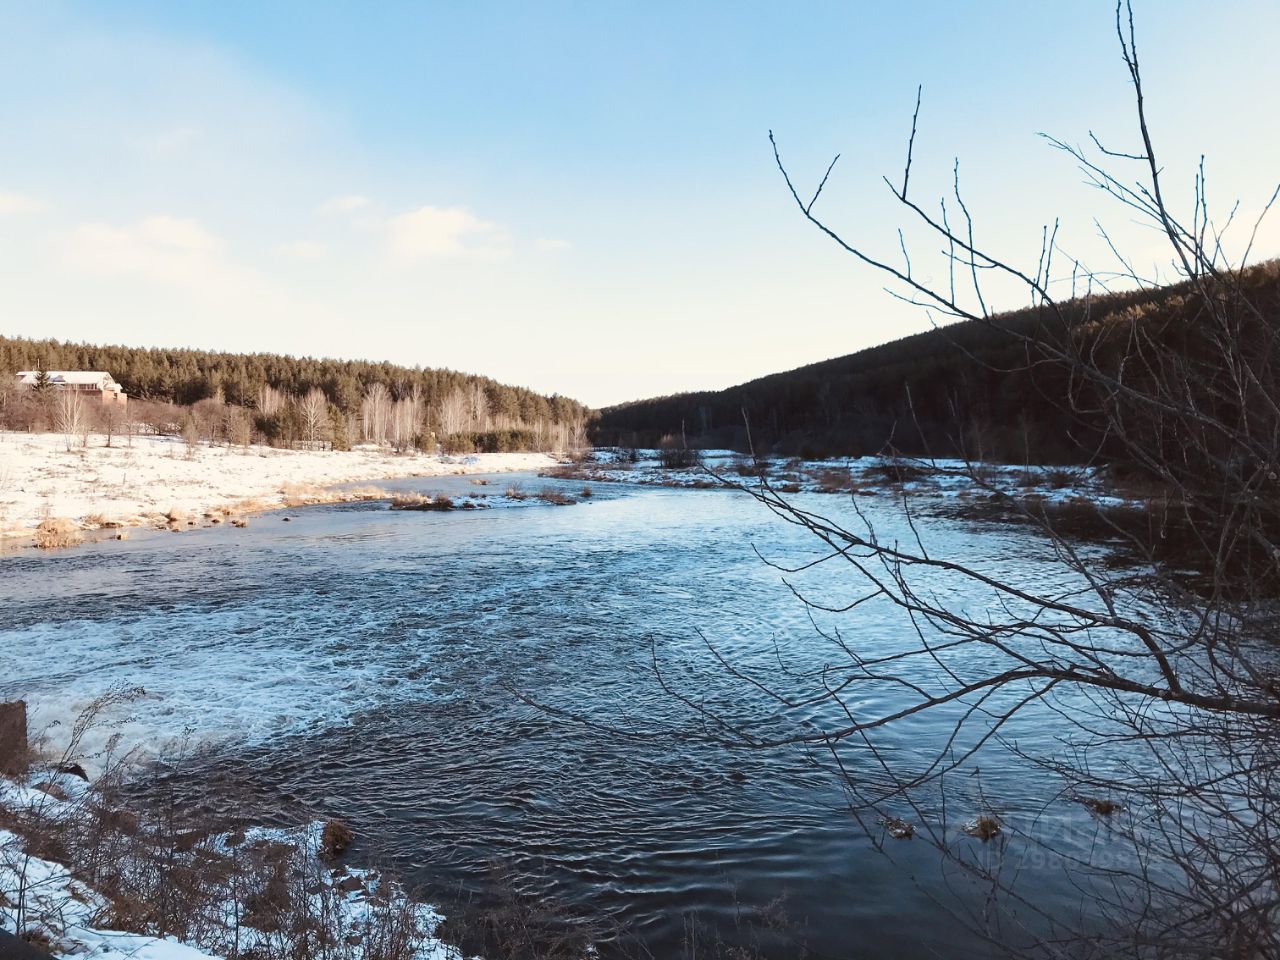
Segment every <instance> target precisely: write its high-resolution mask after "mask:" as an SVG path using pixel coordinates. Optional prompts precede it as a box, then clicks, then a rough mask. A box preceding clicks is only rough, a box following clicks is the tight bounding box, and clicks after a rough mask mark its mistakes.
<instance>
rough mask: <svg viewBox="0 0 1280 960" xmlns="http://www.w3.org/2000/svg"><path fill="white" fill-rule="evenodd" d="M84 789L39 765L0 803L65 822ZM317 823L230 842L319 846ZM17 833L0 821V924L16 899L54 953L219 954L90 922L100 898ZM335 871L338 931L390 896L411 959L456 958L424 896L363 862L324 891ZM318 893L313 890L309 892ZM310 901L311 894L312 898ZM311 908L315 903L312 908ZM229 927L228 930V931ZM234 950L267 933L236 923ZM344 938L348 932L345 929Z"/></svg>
mask: <svg viewBox="0 0 1280 960" xmlns="http://www.w3.org/2000/svg"><path fill="white" fill-rule="evenodd" d="M37 779H40V780H43V781H52V782H55V783H56V784H57V786H58V788H60V790H61V791H63V793H64V795H65V796H66V797H67V799H66V800H61V799H56V798H55V797H53V796H50V795H49V794H48V793H45V792H44V791H42V790H38V789H35V788H34V787H33V786H32V784H33V783H35V782H36V780H37ZM90 793H91V788H90V787H89V785H87V784H85V783H83V782H82V781H79V780H77V779H76V778H75V777H71V776H67V775H59V774H56V773H55V774H50V773H49V772H48V771H45V772H44V773H43V774H40V775H39V776H38V777H37V776H33V777H32V778H31V779H29V780H28V781H27V782H26V783H13V782H8V781H0V809H3V810H9V811H14V812H23V813H24V814H26V815H28V816H30V815H32V814H34V815H35V816H36V817H37V818H39V819H40V820H42V821H43V822H47V823H52V822H57V821H63V822H65V821H66V820H67V819H68V818H71V817H75V816H77V815H81V814H82V813H83V811H84V809H85V807H84V801H85V799H86V797H87V796H89V795H90ZM322 829H323V826H322V825H321V824H320V823H312V824H308V825H307V826H305V827H302V828H299V829H295V830H268V829H254V830H249V831H246V832H245V834H244V836H243V837H242V838H239V839H238V841H237V843H238V844H240V845H250V844H253V843H255V842H259V841H269V842H274V843H285V844H294V845H297V846H299V848H300V849H303V850H312V851H314V850H317V849H319V838H320V833H321V831H322ZM25 846H26V844H25V840H24V839H23V838H22V837H21V836H19V835H18V834H15V833H13V832H11V831H9V830H3V829H0V928H3V929H6V930H10V931H16V930H17V928H18V926H19V919H18V914H17V910H18V906H17V905H18V903H19V902H21V903H22V904H23V915H22V927H23V929H22V931H20V933H22V934H23V935H26V936H34V937H35V938H36V939H37V940H41V941H45V942H47V943H48V944H50V949H51V950H52V952H53V954H54V956H56V957H67V958H70V957H77V958H83V957H89V958H93V960H210V958H214V957H217V956H219V955H218V954H216V953H211V952H207V951H205V950H202V949H200V948H199V947H197V946H193V945H191V944H187V943H182V942H180V941H178V940H176V939H174V938H172V937H155V936H148V935H146V934H140V933H130V932H125V931H121V930H111V929H105V928H102V927H99V926H96V925H95V923H94V918H95V917H97V916H100V915H102V913H103V911H104V908H106V907H107V906H108V903H109V901H108V899H107V898H106V897H105V896H103V895H102V894H101V893H99V892H98V891H96V890H93V889H91V888H89V887H88V886H86V885H85V884H83V883H81V882H80V881H79V880H77V879H76V878H75V877H73V876H72V874H71V872H70V871H69V870H68V869H67V868H66V867H64V866H62V865H61V864H58V863H54V862H51V861H49V860H44V859H41V858H40V857H36V856H32V855H30V854H29V853H27V852H26V849H25ZM210 846H211V849H213V850H222V851H224V852H225V851H226V850H229V849H230V846H231V843H230V841H229V838H227V837H225V836H223V837H218V838H214V841H213V843H212V844H211V845H210ZM339 877H341V878H342V879H343V880H345V879H347V878H352V877H354V878H356V879H357V880H358V881H359V887H358V889H353V890H349V891H346V892H342V893H340V894H339V895H338V897H337V909H338V913H339V916H338V919H337V924H338V925H339V926H340V927H341V929H342V930H343V931H346V932H348V933H350V934H352V935H358V934H359V933H360V932H361V931H362V930H364V929H366V925H367V924H369V923H370V922H371V921H373V920H374V919H375V918H374V916H373V912H374V909H375V907H374V899H375V898H390V899H391V901H392V902H398V903H400V904H404V905H406V906H408V907H409V909H411V910H412V911H413V913H414V916H415V917H416V922H417V924H418V926H419V929H421V930H422V931H424V933H425V936H424V937H423V938H422V940H421V942H420V945H419V949H418V950H417V952H416V954H415V956H414V960H463V958H462V955H461V954H460V953H459V952H458V951H457V949H455V948H454V947H451V946H449V945H448V944H445V943H443V942H442V941H440V940H438V939H436V938H435V936H434V933H435V930H436V928H437V927H438V926H439V925H440V923H441V922H442V921H443V919H444V918H443V917H442V916H441V915H440V914H439V913H437V912H436V910H435V909H434V908H433V907H431V906H430V905H427V904H415V903H412V902H411V901H409V900H407V899H406V898H405V897H404V894H403V892H402V891H400V890H399V889H398V888H397V887H396V886H395V885H394V884H391V883H390V882H388V881H387V880H385V879H384V878H382V877H380V876H379V875H378V874H377V873H375V872H374V871H370V870H361V869H353V868H349V867H343V868H341V870H340V872H337V873H335V874H334V875H333V877H332V878H331V882H332V883H333V886H332V888H331V889H330V890H329V891H326V892H327V893H329V894H330V895H332V894H333V893H335V892H337V891H338V890H339V888H338V886H337V880H338V878H339ZM315 896H316V897H319V896H320V894H315ZM317 904H318V900H317ZM217 909H218V910H219V911H220V912H221V914H222V916H224V917H226V918H227V920H226V923H227V926H228V927H230V925H231V923H232V920H231V919H230V918H232V917H233V916H235V911H234V909H233V905H232V904H231V903H227V904H224V905H222V906H220V907H218V908H217ZM317 912H318V910H317ZM228 932H229V931H228ZM236 936H237V937H238V938H239V943H240V949H241V951H242V952H244V951H251V950H252V948H253V945H254V944H255V943H256V942H258V941H259V940H263V941H265V939H266V938H268V937H270V936H271V935H270V934H267V933H264V932H262V931H256V930H253V929H252V928H248V929H246V928H244V927H243V926H241V927H239V928H238V931H237V934H236ZM352 939H353V940H354V939H356V936H353V937H352ZM344 954H345V956H346V957H348V958H349V960H363V952H362V949H361V947H360V945H350V944H349V945H348V947H347V949H346V951H344Z"/></svg>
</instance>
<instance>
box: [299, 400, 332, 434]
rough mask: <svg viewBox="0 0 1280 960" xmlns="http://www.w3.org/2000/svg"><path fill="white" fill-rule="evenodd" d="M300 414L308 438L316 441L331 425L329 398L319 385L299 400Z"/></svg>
mask: <svg viewBox="0 0 1280 960" xmlns="http://www.w3.org/2000/svg"><path fill="white" fill-rule="evenodd" d="M298 414H299V415H300V416H301V417H302V429H303V431H304V432H305V433H306V436H307V440H308V441H309V442H311V443H315V442H316V441H317V440H319V439H320V438H321V434H322V433H324V432H325V431H326V430H327V429H328V426H329V400H328V398H327V397H326V396H325V395H324V391H323V390H321V389H320V388H319V387H312V388H311V389H310V390H308V391H307V392H306V394H305V395H304V396H303V397H302V399H301V400H299V401H298Z"/></svg>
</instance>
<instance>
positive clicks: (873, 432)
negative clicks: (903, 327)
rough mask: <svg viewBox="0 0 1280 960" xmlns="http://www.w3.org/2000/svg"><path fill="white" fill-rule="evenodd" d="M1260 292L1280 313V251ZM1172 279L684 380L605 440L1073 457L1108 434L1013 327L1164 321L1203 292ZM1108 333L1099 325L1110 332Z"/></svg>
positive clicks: (602, 428) (1252, 286) (632, 408)
mask: <svg viewBox="0 0 1280 960" xmlns="http://www.w3.org/2000/svg"><path fill="white" fill-rule="evenodd" d="M1244 282H1245V286H1246V287H1247V288H1248V290H1249V292H1250V295H1251V298H1252V299H1253V300H1254V302H1256V303H1259V304H1264V305H1266V309H1267V315H1268V316H1269V317H1277V316H1280V263H1277V262H1276V261H1272V262H1270V263H1267V264H1261V265H1259V266H1257V267H1254V268H1251V270H1250V271H1248V272H1247V274H1246V276H1245V281H1244ZM1184 293H1185V289H1184V288H1183V287H1181V286H1177V285H1175V286H1170V287H1164V288H1160V289H1155V290H1145V291H1131V292H1125V293H1117V294H1108V295H1105V296H1100V297H1093V298H1091V299H1089V300H1078V301H1071V302H1070V303H1068V304H1066V305H1065V310H1064V316H1065V318H1066V323H1065V325H1064V324H1063V323H1061V322H1057V324H1056V328H1054V325H1053V323H1052V322H1051V321H1050V319H1049V318H1048V317H1047V316H1046V315H1045V314H1044V313H1043V312H1041V311H1036V310H1034V309H1024V310H1019V311H1013V312H1010V313H1006V314H1002V315H999V316H997V317H994V318H993V319H992V321H991V323H990V324H984V323H978V322H972V321H967V322H960V323H955V324H952V325H949V326H946V327H942V328H939V329H935V330H930V331H927V332H924V333H919V334H916V335H914V336H910V337H904V338H903V339H901V340H895V341H893V342H890V343H886V344H882V345H880V346H877V347H872V348H870V349H867V350H862V351H859V352H858V353H853V354H850V355H848V356H844V357H838V358H836V359H832V360H825V361H822V362H820V363H814V364H810V365H808V366H804V367H800V368H798V369H795V370H789V371H786V372H783V373H775V374H771V375H769V376H766V377H761V378H759V379H757V380H752V381H750V382H748V383H743V384H740V385H738V386H735V387H729V388H728V389H725V390H719V391H706V392H699V393H685V394H678V395H674V396H667V397H656V398H653V399H649V400H640V401H635V402H632V403H626V404H621V405H618V406H614V407H610V408H607V409H605V410H603V411H601V413H600V416H599V419H598V420H597V421H596V423H595V425H594V428H593V430H594V432H593V435H594V437H595V439H596V442H597V443H600V444H604V443H610V444H612V443H623V444H632V443H634V444H638V445H653V444H656V443H658V442H659V441H660V440H661V438H662V437H663V436H668V437H676V438H678V437H679V436H680V435H681V432H682V430H683V432H684V434H685V435H686V436H687V438H688V442H689V443H690V445H696V446H702V447H729V448H732V449H739V450H746V449H747V447H748V443H747V427H746V424H747V423H749V424H750V434H751V439H752V441H753V442H754V446H755V448H756V450H757V451H772V452H774V453H778V454H784V455H802V456H829V455H860V454H865V453H871V452H877V451H879V450H881V449H883V448H885V447H886V446H888V445H892V446H893V447H895V448H897V449H899V450H901V451H903V452H906V453H912V454H921V455H929V454H931V455H934V456H950V455H954V454H957V453H960V452H962V448H963V451H964V452H968V453H969V454H970V455H975V456H977V455H982V456H986V457H989V458H993V459H1006V460H1013V461H1019V462H1020V461H1023V460H1024V459H1032V460H1037V461H1039V462H1046V463H1047V462H1069V461H1072V460H1078V459H1080V455H1081V451H1082V449H1089V448H1091V447H1092V446H1093V445H1094V444H1095V443H1096V442H1097V441H1098V440H1099V437H1098V434H1097V431H1098V427H1099V424H1098V423H1095V422H1092V421H1091V419H1090V418H1089V417H1088V416H1087V415H1085V414H1081V413H1080V412H1079V411H1074V412H1073V411H1071V410H1069V409H1067V407H1068V405H1067V403H1066V400H1067V397H1068V395H1069V392H1070V390H1071V384H1070V381H1069V375H1068V371H1067V370H1066V368H1065V366H1064V365H1062V364H1054V363H1051V362H1046V361H1045V359H1044V357H1043V356H1036V355H1034V354H1029V353H1028V351H1027V350H1026V348H1025V347H1024V346H1023V345H1022V344H1021V343H1020V342H1018V340H1017V339H1016V338H1015V337H1012V336H1009V335H1008V333H1026V334H1030V333H1032V332H1035V333H1036V334H1037V335H1038V336H1040V337H1042V338H1046V339H1051V340H1057V341H1061V338H1062V337H1063V336H1064V334H1065V333H1066V330H1068V329H1069V330H1070V331H1071V333H1072V336H1074V337H1079V336H1090V335H1095V334H1098V333H1099V332H1103V331H1106V330H1107V329H1108V328H1109V327H1110V326H1112V324H1111V321H1112V320H1115V319H1116V318H1119V317H1121V316H1123V317H1124V318H1126V319H1127V320H1132V319H1133V318H1134V317H1135V316H1138V317H1141V318H1142V322H1143V323H1144V324H1149V325H1150V326H1151V327H1152V328H1153V329H1160V330H1164V329H1166V328H1167V327H1170V326H1179V327H1181V326H1182V325H1185V324H1189V323H1192V322H1193V321H1194V320H1195V317H1194V316H1190V315H1188V311H1189V310H1190V309H1191V307H1190V304H1191V303H1192V302H1193V299H1189V298H1186V297H1185V296H1183V294H1184ZM1101 339H1102V338H1100V340H1101Z"/></svg>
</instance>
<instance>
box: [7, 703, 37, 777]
mask: <svg viewBox="0 0 1280 960" xmlns="http://www.w3.org/2000/svg"><path fill="white" fill-rule="evenodd" d="M30 759H31V757H30V752H29V749H28V744H27V704H26V701H24V700H17V701H15V702H13V703H0V777H15V778H16V777H25V776H26V775H27V764H28V762H29V761H30Z"/></svg>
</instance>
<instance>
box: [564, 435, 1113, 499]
mask: <svg viewBox="0 0 1280 960" xmlns="http://www.w3.org/2000/svg"><path fill="white" fill-rule="evenodd" d="M637 453H638V454H639V460H638V461H637V462H635V463H632V462H630V460H629V457H628V453H627V452H626V451H621V450H613V449H610V450H597V451H596V452H595V455H594V456H593V458H592V459H591V460H590V461H588V462H586V463H584V464H582V465H575V466H573V467H554V468H552V469H550V470H549V471H547V475H549V476H566V477H572V478H574V479H581V480H587V481H592V482H597V483H630V484H638V485H642V486H663V487H682V488H693V489H704V488H718V489H725V488H726V487H729V486H742V487H745V488H747V489H754V488H756V487H757V486H758V485H759V483H760V478H759V477H758V476H757V475H755V473H754V472H753V470H754V464H753V462H752V461H751V460H750V458H748V457H744V456H743V455H741V454H735V453H733V452H732V451H729V450H709V451H699V461H700V463H699V464H698V465H694V466H691V467H682V468H666V467H664V466H663V465H662V462H661V459H660V457H659V453H658V451H656V450H639V451H637ZM763 463H764V466H765V475H764V479H765V480H767V482H768V484H769V485H770V487H771V488H772V489H773V490H774V492H775V493H781V494H782V495H784V496H786V495H789V494H797V493H841V494H845V495H846V496H847V495H849V494H850V493H856V494H857V495H858V496H874V495H877V494H898V493H899V492H905V493H908V494H910V495H913V496H923V497H937V498H940V499H965V498H969V497H981V496H984V495H990V494H994V495H997V496H1007V497H1009V498H1011V499H1013V500H1022V501H1032V500H1034V501H1038V502H1042V503H1069V502H1073V501H1075V502H1088V503H1090V504H1093V505H1095V506H1102V507H1106V506H1120V505H1123V504H1125V503H1127V502H1128V501H1126V500H1125V499H1124V498H1122V497H1120V496H1117V495H1116V494H1115V493H1114V492H1112V491H1110V490H1108V489H1107V485H1106V482H1105V478H1104V477H1103V476H1102V474H1101V473H1100V472H1099V471H1098V470H1096V469H1094V468H1092V467H1069V468H1053V467H1044V466H1022V465H1015V464H999V463H988V462H968V461H965V460H959V459H949V458H936V459H932V458H931V459H922V458H907V457H902V458H891V457H879V456H870V457H847V458H838V459H831V460H803V461H802V460H780V459H775V460H768V461H763ZM739 467H741V468H742V470H741V471H740V470H739ZM892 470H901V471H904V472H905V473H906V475H907V479H905V480H904V481H903V482H901V483H899V482H896V481H894V480H893V479H892V478H891V477H890V476H888V475H887V474H886V472H887V471H892Z"/></svg>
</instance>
